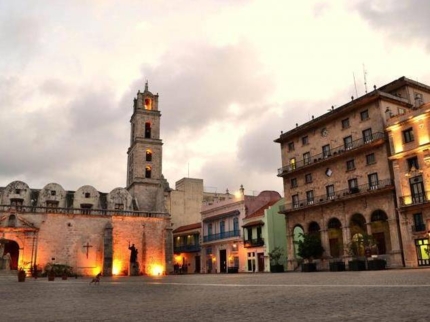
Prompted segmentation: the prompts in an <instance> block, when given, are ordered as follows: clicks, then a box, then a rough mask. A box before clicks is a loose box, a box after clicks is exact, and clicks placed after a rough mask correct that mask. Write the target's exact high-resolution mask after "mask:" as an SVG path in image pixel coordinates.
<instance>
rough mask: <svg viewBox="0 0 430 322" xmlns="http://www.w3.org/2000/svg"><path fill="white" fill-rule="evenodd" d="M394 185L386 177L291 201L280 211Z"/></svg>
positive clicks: (371, 191) (349, 196)
mask: <svg viewBox="0 0 430 322" xmlns="http://www.w3.org/2000/svg"><path fill="white" fill-rule="evenodd" d="M393 187H394V186H393V180H392V179H384V180H378V181H377V182H375V183H373V184H363V185H360V186H357V187H353V188H348V189H344V190H339V191H334V192H333V193H330V194H329V195H327V194H325V195H320V196H315V197H313V198H312V199H300V200H298V201H297V202H295V203H289V204H285V205H281V206H280V207H279V212H281V213H285V212H287V211H292V210H296V209H302V208H305V207H311V206H314V205H318V204H323V203H328V202H333V201H336V200H342V199H345V198H351V197H354V196H356V195H362V194H367V193H373V192H376V191H378V190H383V189H387V188H390V189H392V188H393Z"/></svg>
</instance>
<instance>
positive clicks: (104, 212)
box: [0, 205, 170, 218]
mask: <svg viewBox="0 0 430 322" xmlns="http://www.w3.org/2000/svg"><path fill="white" fill-rule="evenodd" d="M5 212H6V213H11V212H14V213H29V214H31V213H54V214H71V215H78V214H84V215H99V216H127V217H151V218H166V217H169V216H170V215H169V214H168V213H163V212H143V211H130V210H111V209H109V210H108V209H91V208H55V207H29V206H12V205H0V213H5Z"/></svg>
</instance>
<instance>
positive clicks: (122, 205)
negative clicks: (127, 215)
mask: <svg viewBox="0 0 430 322" xmlns="http://www.w3.org/2000/svg"><path fill="white" fill-rule="evenodd" d="M115 210H124V204H123V203H116V204H115Z"/></svg>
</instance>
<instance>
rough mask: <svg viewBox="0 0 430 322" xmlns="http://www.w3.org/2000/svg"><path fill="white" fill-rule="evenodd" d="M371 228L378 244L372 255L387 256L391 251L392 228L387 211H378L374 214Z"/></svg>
mask: <svg viewBox="0 0 430 322" xmlns="http://www.w3.org/2000/svg"><path fill="white" fill-rule="evenodd" d="M370 218H371V223H370V227H371V229H372V236H373V239H374V242H375V244H376V249H375V250H374V249H372V254H373V253H374V254H386V253H387V252H389V251H390V250H391V242H390V241H391V238H390V227H389V224H388V216H387V214H386V213H385V211H383V210H380V209H377V210H375V211H373V212H372V215H371V217H370Z"/></svg>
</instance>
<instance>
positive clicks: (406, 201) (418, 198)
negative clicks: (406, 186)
mask: <svg viewBox="0 0 430 322" xmlns="http://www.w3.org/2000/svg"><path fill="white" fill-rule="evenodd" d="M429 193H430V191H425V192H423V193H417V194H414V195H412V196H401V197H400V198H399V200H400V206H403V207H404V206H412V205H419V204H423V203H426V202H429V200H430V199H429V197H428V195H429Z"/></svg>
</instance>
